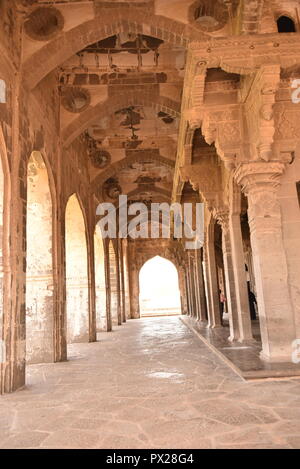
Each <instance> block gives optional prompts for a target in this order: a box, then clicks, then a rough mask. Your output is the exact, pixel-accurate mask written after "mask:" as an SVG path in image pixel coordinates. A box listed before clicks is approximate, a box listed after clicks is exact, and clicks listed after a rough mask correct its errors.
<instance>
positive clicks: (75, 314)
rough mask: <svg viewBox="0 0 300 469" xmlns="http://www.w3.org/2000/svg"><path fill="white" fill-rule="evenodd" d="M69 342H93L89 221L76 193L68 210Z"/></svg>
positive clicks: (66, 245) (67, 310)
mask: <svg viewBox="0 0 300 469" xmlns="http://www.w3.org/2000/svg"><path fill="white" fill-rule="evenodd" d="M65 229H66V235H65V247H66V300H67V305H66V312H67V342H68V343H72V342H85V341H88V340H89V291H88V263H87V240H86V230H85V222H84V217H83V213H82V209H81V207H80V204H79V201H78V198H77V196H76V195H75V194H73V195H72V196H71V197H70V198H69V200H68V203H67V207H66V228H65Z"/></svg>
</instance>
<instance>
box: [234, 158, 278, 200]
mask: <svg viewBox="0 0 300 469" xmlns="http://www.w3.org/2000/svg"><path fill="white" fill-rule="evenodd" d="M284 170H285V164H284V163H281V162H270V163H269V162H262V161H253V162H251V163H241V164H240V165H239V166H238V168H237V169H236V171H235V173H234V177H235V180H236V181H237V183H238V184H240V185H241V186H242V188H243V191H244V193H245V194H246V195H250V194H251V193H253V192H255V191H262V190H275V191H276V190H277V188H278V187H279V185H280V178H281V176H282V174H283V172H284Z"/></svg>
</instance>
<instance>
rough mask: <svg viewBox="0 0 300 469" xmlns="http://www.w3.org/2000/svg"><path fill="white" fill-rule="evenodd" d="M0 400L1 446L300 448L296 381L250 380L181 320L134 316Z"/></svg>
mask: <svg viewBox="0 0 300 469" xmlns="http://www.w3.org/2000/svg"><path fill="white" fill-rule="evenodd" d="M100 339H101V341H100V342H98V343H92V344H77V345H73V346H71V347H70V350H69V352H70V361H69V362H66V363H56V364H50V365H33V366H30V367H29V372H28V386H27V389H25V390H22V391H19V392H17V393H14V394H11V395H5V396H2V397H0V447H1V448H114V449H116V448H130V449H132V448H300V379H299V378H298V379H284V380H264V381H255V382H253V381H252V382H246V381H244V380H242V378H241V377H239V376H238V375H237V374H235V372H234V371H233V370H232V369H230V368H229V367H228V366H227V365H226V364H225V363H223V362H222V361H221V360H220V359H219V358H218V357H217V356H216V355H215V354H214V353H213V352H212V351H211V350H210V349H209V348H208V347H207V346H206V345H205V344H204V343H203V342H201V341H200V340H199V339H198V338H197V337H196V336H195V335H194V334H193V333H192V332H191V331H190V330H189V329H188V328H187V327H186V326H185V325H184V324H183V323H182V322H181V321H180V319H179V318H176V317H168V318H149V319H142V320H137V321H129V322H127V324H125V325H123V326H122V327H119V328H117V329H116V331H115V332H112V333H109V334H101V336H100Z"/></svg>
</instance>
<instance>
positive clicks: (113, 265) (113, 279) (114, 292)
mask: <svg viewBox="0 0 300 469" xmlns="http://www.w3.org/2000/svg"><path fill="white" fill-rule="evenodd" d="M108 253H109V280H110V314H111V321H112V325H113V326H117V325H118V324H119V325H120V324H121V320H120V319H121V318H120V317H119V316H120V314H119V279H118V267H117V256H116V253H115V248H114V245H113V242H112V241H110V242H109V246H108Z"/></svg>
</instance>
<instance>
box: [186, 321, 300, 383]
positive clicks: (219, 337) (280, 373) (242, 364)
mask: <svg viewBox="0 0 300 469" xmlns="http://www.w3.org/2000/svg"><path fill="white" fill-rule="evenodd" d="M181 320H182V321H183V322H184V324H186V325H187V326H188V327H189V328H190V329H191V330H193V331H194V332H195V333H196V334H197V335H198V337H199V338H200V339H201V340H202V341H204V343H205V344H206V345H207V346H208V347H209V348H211V350H212V351H213V352H215V353H217V354H218V355H219V356H220V357H221V358H222V359H223V360H224V361H226V362H227V364H228V365H229V366H231V367H232V368H233V369H234V370H235V371H236V372H237V373H238V374H240V375H241V376H242V377H243V378H245V379H260V378H286V377H296V376H300V364H295V363H293V362H292V357H291V361H290V362H281V363H268V362H266V361H264V360H261V358H260V351H261V340H260V331H259V322H258V321H252V332H253V337H254V338H255V341H254V342H253V343H251V344H240V343H238V342H233V343H231V342H229V341H228V337H229V335H230V333H229V327H220V328H216V329H211V328H208V327H207V325H206V324H201V323H200V322H199V321H196V320H195V319H194V318H192V317H189V316H181Z"/></svg>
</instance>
